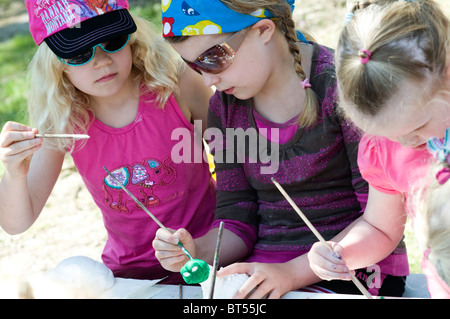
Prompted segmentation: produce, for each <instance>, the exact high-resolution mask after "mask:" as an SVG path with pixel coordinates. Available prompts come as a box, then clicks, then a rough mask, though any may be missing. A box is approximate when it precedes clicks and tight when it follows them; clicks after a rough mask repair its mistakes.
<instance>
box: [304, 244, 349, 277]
mask: <svg viewBox="0 0 450 319" xmlns="http://www.w3.org/2000/svg"><path fill="white" fill-rule="evenodd" d="M329 244H330V245H331V246H332V247H334V249H335V251H334V252H332V251H331V250H330V249H329V247H327V246H325V245H323V244H322V243H320V242H318V243H315V244H314V245H313V246H312V248H311V250H310V251H309V252H308V259H309V263H310V267H311V269H312V270H313V271H314V273H315V274H316V275H317V276H318V277H319V278H321V279H323V280H333V279H341V280H351V275H350V273H349V269H348V268H347V266H346V264H345V261H344V260H343V259H341V258H340V256H339V255H341V254H342V249H339V248H338V247H337V246H338V245H335V244H334V243H331V242H330V243H329ZM339 247H340V246H339ZM341 248H342V247H341Z"/></svg>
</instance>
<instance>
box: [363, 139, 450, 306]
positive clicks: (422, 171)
mask: <svg viewBox="0 0 450 319" xmlns="http://www.w3.org/2000/svg"><path fill="white" fill-rule="evenodd" d="M431 158H432V156H431V153H430V152H429V151H428V150H427V149H425V150H421V151H417V150H414V149H412V148H406V147H403V146H401V145H400V144H399V143H396V142H393V141H391V140H389V139H387V138H384V137H379V136H370V135H365V136H364V137H363V138H362V139H361V142H360V146H359V153H358V165H359V167H360V171H361V175H362V176H363V177H364V178H365V179H366V180H367V182H368V183H369V184H370V185H371V186H373V187H374V188H376V189H377V190H379V191H380V192H383V193H386V194H399V193H402V194H404V195H405V199H406V204H405V206H406V210H407V212H408V215H409V216H410V218H411V219H412V221H413V222H414V212H413V211H411V210H410V208H411V206H410V205H408V204H407V202H408V199H409V197H410V196H411V191H412V190H413V188H414V187H415V183H416V182H418V183H420V181H421V180H423V179H424V178H425V176H426V175H427V173H428V169H429V167H430V160H431ZM421 265H422V268H423V272H424V274H425V275H426V277H427V281H428V290H429V292H430V295H431V297H433V298H442V296H446V297H447V298H450V294H449V291H450V290H449V288H448V286H446V285H445V284H444V285H443V284H442V282H443V281H442V280H441V279H440V278H439V276H438V275H437V273H436V271H433V267H432V266H430V265H431V264H429V262H428V261H427V260H426V257H425V258H424V260H423V261H422V263H421ZM424 266H426V267H424ZM442 287H446V288H445V289H443V288H442Z"/></svg>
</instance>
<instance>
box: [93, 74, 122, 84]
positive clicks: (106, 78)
mask: <svg viewBox="0 0 450 319" xmlns="http://www.w3.org/2000/svg"><path fill="white" fill-rule="evenodd" d="M116 75H117V73H112V74H107V75H105V76H104V77H102V78H100V79H98V80H97V81H95V82H97V83H102V82H108V81H110V80H112V79H113V78H115V77H116Z"/></svg>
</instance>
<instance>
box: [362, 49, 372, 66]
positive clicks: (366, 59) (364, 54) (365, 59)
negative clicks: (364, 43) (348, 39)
mask: <svg viewBox="0 0 450 319" xmlns="http://www.w3.org/2000/svg"><path fill="white" fill-rule="evenodd" d="M371 56H372V53H370V51H369V50H366V49H361V50H359V59H360V61H361V63H362V64H366V63H367V62H369V60H370V57H371Z"/></svg>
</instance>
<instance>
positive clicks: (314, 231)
mask: <svg viewBox="0 0 450 319" xmlns="http://www.w3.org/2000/svg"><path fill="white" fill-rule="evenodd" d="M272 182H273V183H274V184H275V186H276V187H277V188H278V190H279V191H280V192H281V194H283V196H284V198H286V200H287V201H288V202H289V204H291V206H292V208H294V210H295V211H296V212H297V214H298V215H299V216H300V218H301V219H302V220H303V222H304V223H305V224H306V225H308V227H309V229H310V230H311V231H312V232H313V233H314V235H315V236H316V237H317V239H318V240H319V241H320V242H321V243H322V244H324V245H325V246H326V247H328V249H330V251H331V252H332V253H333V254H335V252H334V251H333V248H332V247H331V246H330V245H329V244H328V243H327V241H326V240H325V238H323V237H322V235H321V234H320V233H319V232H318V231H317V229H316V228H315V227H314V225H313V224H311V222H310V221H309V220H308V218H307V217H306V216H305V215H304V214H303V213H302V211H301V210H300V208H298V206H297V204H295V203H294V201H293V200H292V198H291V197H290V196H289V195H288V194H287V193H286V191H285V190H284V189H283V187H281V185H280V184H278V182H277V181H275V179H274V178H272ZM350 275H351V276H352V281H353V283H354V284H355V286H356V287H357V288H358V289H359V291H361V293H362V294H363V295H364V296H366V297H367V298H368V299H373V297H372V295H371V294H370V293H369V292H368V291H367V289H366V288H365V287H364V286H363V285H362V284H361V283H360V282H359V280H358V279H357V278H356V277H355V276H354V275H353V274H352V273H350Z"/></svg>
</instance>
